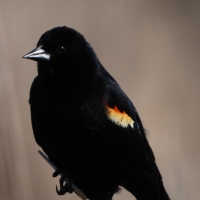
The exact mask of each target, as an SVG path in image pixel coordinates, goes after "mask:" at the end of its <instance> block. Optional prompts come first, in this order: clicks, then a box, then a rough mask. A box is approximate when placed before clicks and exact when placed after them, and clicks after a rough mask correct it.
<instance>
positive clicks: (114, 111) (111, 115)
mask: <svg viewBox="0 0 200 200" xmlns="http://www.w3.org/2000/svg"><path fill="white" fill-rule="evenodd" d="M105 106H106V109H107V116H108V119H109V120H111V121H112V122H114V123H115V124H117V125H118V126H122V127H123V128H127V127H128V126H131V127H132V128H133V124H134V121H133V119H132V118H131V117H130V116H129V115H128V114H127V113H126V112H125V111H123V112H121V111H120V110H119V109H118V107H117V106H116V105H115V106H114V108H111V107H109V106H108V105H107V104H105Z"/></svg>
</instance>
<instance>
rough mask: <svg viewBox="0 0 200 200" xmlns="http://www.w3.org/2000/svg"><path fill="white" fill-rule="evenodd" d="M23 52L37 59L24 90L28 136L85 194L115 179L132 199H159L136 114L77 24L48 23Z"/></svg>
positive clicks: (100, 197)
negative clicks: (31, 134)
mask: <svg viewBox="0 0 200 200" xmlns="http://www.w3.org/2000/svg"><path fill="white" fill-rule="evenodd" d="M24 57H25V58H28V59H33V60H36V61H38V76H37V77H36V78H35V80H34V81H33V84H32V87H31V91H30V105H31V119H32V127H33V132H34V136H35V139H36V142H37V143H38V145H40V146H41V147H42V149H43V150H44V151H45V153H46V154H47V155H48V157H49V158H50V160H52V162H54V163H55V164H56V165H57V166H59V168H60V169H62V170H64V171H66V173H67V176H68V177H69V178H70V179H71V180H73V181H74V183H75V184H76V185H77V186H78V187H80V189H82V190H83V192H84V193H85V194H86V195H87V196H88V197H89V199H90V200H107V199H111V198H112V196H113V194H114V193H115V192H116V191H118V187H119V186H122V187H124V188H126V189H127V190H129V191H130V192H131V193H132V194H133V195H134V196H135V197H136V198H137V199H138V200H167V199H169V197H168V195H167V193H166V192H165V189H164V186H163V183H162V177H161V175H160V173H159V170H158V168H157V166H156V163H155V158H154V155H153V152H152V150H151V148H150V146H149V144H148V141H147V139H146V136H145V131H144V128H143V126H142V123H141V120H140V118H139V115H138V113H137V111H136V109H135V107H134V106H133V104H132V102H131V101H130V100H129V98H128V97H127V96H126V94H125V93H124V92H123V91H122V90H121V88H120V86H119V85H118V84H117V82H116V81H115V80H114V79H113V78H112V77H111V76H110V74H109V73H108V72H107V71H106V70H105V69H104V68H103V66H102V65H101V63H100V62H99V60H98V58H97V56H96V54H95V53H94V51H93V49H92V48H91V46H90V45H89V43H88V42H87V41H86V40H85V38H84V37H83V36H82V35H81V34H80V33H78V32H77V31H75V30H73V29H71V28H67V27H57V28H54V29H52V30H50V31H48V32H46V33H45V34H43V35H42V37H41V38H40V40H39V42H38V44H37V48H36V50H34V51H33V53H32V52H31V53H29V54H27V55H26V56H24Z"/></svg>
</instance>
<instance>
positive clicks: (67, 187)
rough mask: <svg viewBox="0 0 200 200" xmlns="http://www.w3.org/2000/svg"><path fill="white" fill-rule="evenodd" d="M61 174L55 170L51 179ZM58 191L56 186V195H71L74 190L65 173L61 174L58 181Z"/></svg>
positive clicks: (58, 170)
mask: <svg viewBox="0 0 200 200" xmlns="http://www.w3.org/2000/svg"><path fill="white" fill-rule="evenodd" d="M60 173H61V170H60V169H57V170H56V171H55V172H54V173H53V177H56V176H58V175H59V174H60ZM59 182H60V189H59V190H58V188H57V186H56V192H57V194H58V195H64V194H66V193H67V192H68V193H72V192H73V191H74V190H73V188H72V182H71V180H70V179H69V178H67V175H66V173H63V175H62V176H61V178H60V180H59Z"/></svg>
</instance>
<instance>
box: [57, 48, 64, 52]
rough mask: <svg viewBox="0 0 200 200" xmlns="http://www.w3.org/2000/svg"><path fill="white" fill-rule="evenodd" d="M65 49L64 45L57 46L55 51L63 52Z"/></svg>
mask: <svg viewBox="0 0 200 200" xmlns="http://www.w3.org/2000/svg"><path fill="white" fill-rule="evenodd" d="M64 51H65V47H64V46H59V47H58V48H57V52H58V53H63V52H64Z"/></svg>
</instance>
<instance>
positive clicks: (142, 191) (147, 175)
mask: <svg viewBox="0 0 200 200" xmlns="http://www.w3.org/2000/svg"><path fill="white" fill-rule="evenodd" d="M123 172H124V177H125V181H124V183H123V184H122V186H123V187H124V188H125V189H127V190H128V191H129V192H131V193H132V194H133V195H134V196H135V197H136V199H137V200H170V198H169V196H168V194H167V192H166V191H165V188H164V185H163V182H162V177H161V174H160V172H159V170H158V168H157V166H156V163H155V162H154V163H152V162H151V161H148V162H147V163H145V164H142V165H137V166H132V167H128V168H127V166H126V167H125V169H124V170H123Z"/></svg>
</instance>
